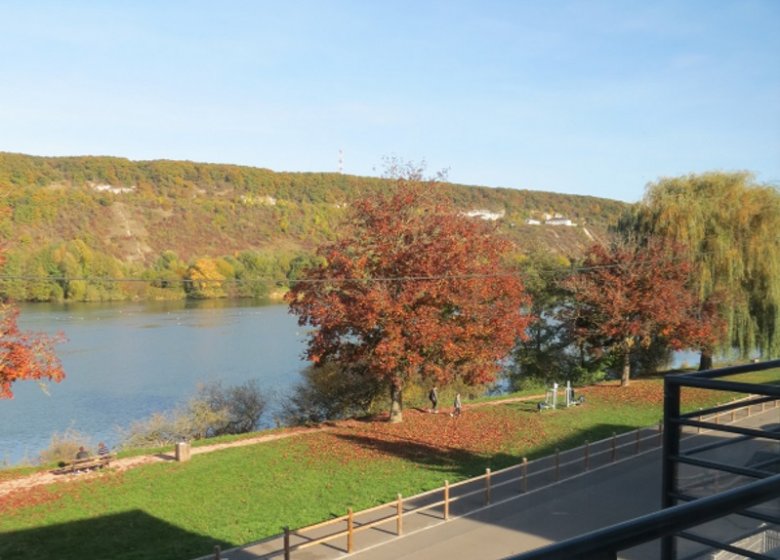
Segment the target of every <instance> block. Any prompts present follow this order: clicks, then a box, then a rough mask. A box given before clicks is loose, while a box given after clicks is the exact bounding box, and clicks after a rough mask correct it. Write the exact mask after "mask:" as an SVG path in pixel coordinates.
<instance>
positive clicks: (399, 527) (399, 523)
mask: <svg viewBox="0 0 780 560" xmlns="http://www.w3.org/2000/svg"><path fill="white" fill-rule="evenodd" d="M396 510H397V513H398V519H397V520H396V522H395V532H396V533H397V534H398V536H399V537H400V536H401V535H403V534H404V500H403V498H402V497H401V494H398V504H397V505H396Z"/></svg>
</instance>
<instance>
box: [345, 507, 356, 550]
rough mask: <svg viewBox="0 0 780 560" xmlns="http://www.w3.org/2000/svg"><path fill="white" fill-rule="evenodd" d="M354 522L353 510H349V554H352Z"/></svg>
mask: <svg viewBox="0 0 780 560" xmlns="http://www.w3.org/2000/svg"><path fill="white" fill-rule="evenodd" d="M354 528H355V527H354V520H353V519H352V508H348V509H347V553H350V552H352V547H353V530H354Z"/></svg>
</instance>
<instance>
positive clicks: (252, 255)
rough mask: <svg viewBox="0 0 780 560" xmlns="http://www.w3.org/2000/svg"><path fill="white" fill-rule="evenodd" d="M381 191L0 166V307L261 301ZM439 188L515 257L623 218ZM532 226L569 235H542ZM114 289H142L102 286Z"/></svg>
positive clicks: (174, 166) (587, 238) (47, 163)
mask: <svg viewBox="0 0 780 560" xmlns="http://www.w3.org/2000/svg"><path fill="white" fill-rule="evenodd" d="M388 185H389V183H388V181H387V180H385V179H379V178H371V177H358V176H352V175H342V174H337V173H278V172H274V171H270V170H268V169H260V168H253V167H244V166H237V165H224V164H207V163H193V162H189V161H167V160H158V161H130V160H127V159H123V158H114V157H92V156H85V157H56V158H55V157H36V156H28V155H22V154H11V153H3V152H0V239H1V240H2V244H3V247H4V250H5V254H6V264H5V267H4V269H3V271H2V277H0V296H10V297H13V298H14V299H18V300H39V301H40V300H50V299H69V300H76V301H93V300H95V301H97V300H108V299H126V298H168V297H184V296H185V295H189V296H191V297H220V296H225V295H238V296H254V297H264V296H267V295H268V293H269V291H273V290H274V289H275V287H276V286H283V285H284V284H285V283H286V282H287V280H289V279H290V278H292V277H294V275H295V272H296V270H298V269H299V268H300V266H302V265H304V264H305V263H306V262H307V261H309V260H310V259H311V255H312V254H313V251H314V248H315V247H316V246H317V245H318V244H320V243H321V242H323V241H326V240H331V239H333V238H335V236H336V235H337V234H338V228H339V223H340V222H341V219H342V216H343V215H344V212H345V209H346V208H347V207H348V206H349V204H350V201H351V200H354V199H355V198H356V197H359V196H362V195H365V194H367V193H370V192H371V191H373V190H379V189H383V188H387V186H388ZM441 188H442V190H443V191H444V192H445V193H446V194H447V196H449V197H451V198H452V199H453V201H454V202H455V204H456V205H457V207H459V208H462V209H463V211H464V212H482V213H492V214H493V215H494V216H493V217H496V216H500V218H498V220H497V223H498V224H499V228H500V230H501V231H503V232H504V233H506V234H507V235H508V236H509V237H510V238H511V239H512V240H513V241H514V242H515V244H516V247H517V251H518V253H519V254H522V253H526V252H528V251H530V250H532V249H546V250H549V251H551V252H555V253H557V254H559V255H560V256H561V257H564V258H572V257H576V256H578V255H579V254H580V253H581V252H582V251H583V250H584V249H585V248H586V247H588V246H589V245H591V244H592V243H593V242H594V240H595V239H599V238H603V236H604V235H605V232H606V231H607V228H608V227H609V226H610V225H612V224H615V223H617V221H618V218H619V217H620V215H622V213H623V212H624V211H625V210H626V209H627V208H628V205H627V204H625V203H623V202H619V201H614V200H608V199H603V198H596V197H590V196H577V195H563V194H556V193H549V192H541V191H530V190H516V189H506V188H487V187H478V186H466V185H457V184H450V183H444V184H442V185H441ZM545 215H547V216H555V215H558V216H562V217H563V218H566V219H569V220H571V221H572V222H573V223H575V224H577V225H576V226H565V225H557V226H554V225H545V224H544V218H545ZM528 219H535V220H538V221H540V222H542V224H539V225H528V224H527V223H526V222H527V220H528ZM115 278H125V279H139V280H147V282H121V283H118V282H113V281H111V280H109V279H115ZM269 279H270V280H269ZM206 280H211V281H213V282H212V283H207V282H206Z"/></svg>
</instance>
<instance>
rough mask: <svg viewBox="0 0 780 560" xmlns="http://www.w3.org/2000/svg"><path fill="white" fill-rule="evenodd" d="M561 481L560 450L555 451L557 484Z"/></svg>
mask: <svg viewBox="0 0 780 560" xmlns="http://www.w3.org/2000/svg"><path fill="white" fill-rule="evenodd" d="M560 479H561V456H560V449H557V448H556V449H555V482H558V481H559V480H560Z"/></svg>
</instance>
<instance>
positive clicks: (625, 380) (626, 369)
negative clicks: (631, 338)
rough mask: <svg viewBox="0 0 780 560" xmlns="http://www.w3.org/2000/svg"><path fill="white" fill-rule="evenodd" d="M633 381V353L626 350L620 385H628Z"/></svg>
mask: <svg viewBox="0 0 780 560" xmlns="http://www.w3.org/2000/svg"><path fill="white" fill-rule="evenodd" d="M630 382H631V355H630V352H628V351H626V352H624V353H623V375H622V377H621V378H620V386H621V387H628V384H629V383H630Z"/></svg>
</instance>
